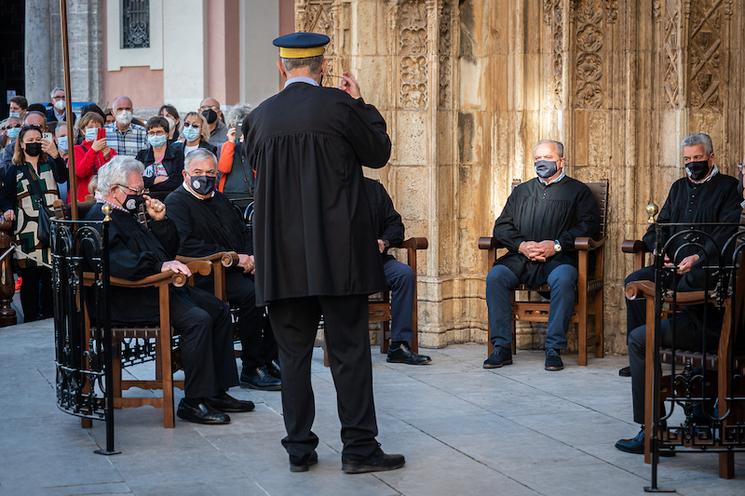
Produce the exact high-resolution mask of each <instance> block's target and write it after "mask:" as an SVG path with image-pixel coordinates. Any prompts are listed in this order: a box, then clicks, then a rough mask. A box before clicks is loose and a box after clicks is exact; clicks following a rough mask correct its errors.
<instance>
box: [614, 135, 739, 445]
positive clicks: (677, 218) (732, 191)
mask: <svg viewBox="0 0 745 496" xmlns="http://www.w3.org/2000/svg"><path fill="white" fill-rule="evenodd" d="M681 148H682V149H683V161H684V162H685V168H686V177H682V178H680V179H678V180H677V181H675V182H674V183H673V185H672V186H671V187H670V192H669V193H668V195H667V199H666V200H665V204H664V205H663V206H662V209H661V210H660V213H659V215H658V216H657V220H656V221H657V223H684V224H685V223H704V222H733V223H735V222H740V215H741V213H742V205H741V202H742V195H741V193H740V189H739V181H738V180H737V179H736V178H734V177H732V176H728V175H725V174H722V173H721V172H719V168H718V167H717V166H716V163H715V160H716V157H715V155H714V145H713V144H712V142H711V138H710V137H709V135H708V134H705V133H695V134H691V135H689V136H687V137H686V138H685V139H684V140H683V143H682V145H681ZM655 227H656V226H655V225H654V224H653V225H650V226H649V228H648V229H647V233H646V234H645V235H644V238H643V241H644V244H645V245H646V246H647V249H648V250H649V251H652V252H653V251H654V250H655V248H656V244H657V235H656V229H655ZM683 229H685V226H681V227H677V228H675V230H666V232H665V231H663V235H664V236H665V237H666V238H669V237H670V236H672V235H673V234H674V233H675V232H677V230H683ZM702 229H704V230H706V228H705V227H704V228H702ZM734 232H735V230H734V228H726V227H724V228H723V227H717V228H714V229H711V230H710V231H709V234H710V235H711V236H712V238H713V240H703V239H696V238H695V237H694V236H696V235H695V234H690V235H686V236H681V237H678V238H677V239H675V240H672V241H671V243H670V244H669V245H668V247H667V250H666V253H665V257H666V259H667V262H668V263H674V264H675V265H677V266H678V269H677V271H678V274H680V275H681V277H680V279H679V282H678V286H677V291H696V290H701V289H705V288H706V284H707V283H706V279H707V274H706V269H704V268H703V265H704V263H705V262H706V259H707V258H714V259H715V260H714V261H713V262H712V264H716V263H717V262H716V258H718V257H719V254H720V252H721V250H722V249H723V248H724V247H725V244H726V243H727V240H728V239H729V237H730V236H731V235H732V234H734ZM662 241H663V242H665V241H667V240H666V239H665V240H662ZM696 242H699V243H701V245H702V246H703V247H704V248H703V249H701V248H700V247H698V246H695V245H694V243H696ZM708 276H709V277H711V270H710V269H709V270H708ZM654 280H655V270H654V267H644V268H642V269H640V270H637V271H636V272H633V273H631V274H629V276H628V277H626V284H628V283H630V282H632V281H654ZM709 284H711V283H709ZM714 314H716V312H715V311H714V310H713V309H712V310H710V311H709V315H714ZM702 315H703V306H702V305H701V306H699V305H696V306H692V307H686V308H685V311H683V312H680V313H677V314H676V315H675V317H674V319H675V322H676V326H675V327H676V336H675V339H676V346H677V347H678V348H679V349H691V350H697V349H700V347H701V341H702V339H701V338H702V336H704V337H705V340H706V343H707V345H706V349H707V350H716V345H717V343H718V342H719V334H720V332H721V322H722V320H721V315H715V316H714V317H710V318H709V319H708V321H707V323H706V326H704V325H703V319H702ZM626 316H627V326H628V334H627V342H628V347H629V364H630V366H629V375H630V376H631V396H632V401H633V408H634V422H636V423H637V424H640V425H641V429H640V430H639V432H638V433H637V435H636V436H634V437H632V438H626V439H620V440H619V441H618V442H617V443H616V448H617V449H619V450H621V451H625V452H626V453H635V454H641V453H644V425H643V424H644V368H645V352H646V342H647V341H646V336H647V326H646V325H645V323H646V303H645V300H644V299H643V298H638V299H635V300H628V299H627V300H626ZM671 322H672V320H663V321H662V325H661V329H660V335H661V339H662V343H663V346H672V342H671V339H672V331H671ZM622 370H623V369H622ZM620 373H621V372H620V371H619V374H620ZM621 375H624V374H621Z"/></svg>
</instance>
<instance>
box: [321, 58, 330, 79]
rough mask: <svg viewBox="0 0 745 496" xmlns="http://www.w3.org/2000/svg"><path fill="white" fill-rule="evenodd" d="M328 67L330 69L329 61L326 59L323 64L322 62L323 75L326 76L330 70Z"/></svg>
mask: <svg viewBox="0 0 745 496" xmlns="http://www.w3.org/2000/svg"><path fill="white" fill-rule="evenodd" d="M328 67H329V59H327V58H326V57H324V58H323V62H321V75H325V74H326V70H327V69H328Z"/></svg>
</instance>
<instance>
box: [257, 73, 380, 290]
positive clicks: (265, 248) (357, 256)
mask: <svg viewBox="0 0 745 496" xmlns="http://www.w3.org/2000/svg"><path fill="white" fill-rule="evenodd" d="M243 134H244V136H245V141H244V145H243V146H244V151H245V156H246V159H247V160H248V163H249V164H252V165H253V167H254V168H255V169H256V172H257V176H256V189H255V200H254V206H255V213H254V250H255V254H256V286H257V298H256V299H257V304H260V305H261V304H266V303H268V302H271V301H275V300H279V299H287V298H299V297H307V296H343V295H363V294H371V293H376V292H378V291H381V290H382V289H383V288H384V287H385V281H384V277H383V270H382V263H381V259H380V254H379V252H378V248H377V241H376V238H375V232H374V229H373V227H372V224H371V220H370V207H369V205H368V202H367V197H366V195H365V188H364V183H363V181H362V177H363V176H362V166H363V165H364V166H367V167H374V168H380V167H383V166H384V165H385V164H386V163H387V162H388V158H389V157H390V153H391V141H390V139H389V138H388V134H387V133H386V125H385V121H384V120H383V117H382V116H381V115H380V113H379V112H378V111H377V109H375V107H373V106H372V105H367V104H366V103H365V102H364V101H363V100H362V99H361V98H359V99H356V100H355V99H354V98H352V97H350V96H349V95H347V94H346V93H344V92H342V91H340V90H338V89H335V88H323V87H316V86H312V85H310V84H306V83H294V84H291V85H290V86H288V87H287V88H285V89H284V90H282V91H281V92H280V93H278V94H277V95H275V96H273V97H271V98H269V99H268V100H266V101H264V102H263V103H262V104H261V105H259V106H258V107H257V108H256V109H255V110H254V111H253V112H251V113H250V114H249V115H248V117H247V118H246V119H245V121H244V124H243Z"/></svg>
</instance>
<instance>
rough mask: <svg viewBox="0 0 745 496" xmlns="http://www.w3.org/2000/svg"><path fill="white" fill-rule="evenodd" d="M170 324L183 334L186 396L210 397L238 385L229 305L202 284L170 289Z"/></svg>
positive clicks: (182, 350) (182, 348)
mask: <svg viewBox="0 0 745 496" xmlns="http://www.w3.org/2000/svg"><path fill="white" fill-rule="evenodd" d="M170 297H171V325H173V328H174V330H175V332H176V333H177V334H180V335H181V362H182V364H183V367H184V380H185V384H184V392H185V396H186V397H187V398H208V397H211V396H215V395H217V394H218V393H220V392H222V391H226V390H228V389H229V388H231V387H232V386H236V385H238V369H237V368H236V365H235V358H234V357H233V329H232V327H231V322H230V310H229V308H228V305H227V304H226V303H224V302H222V301H220V300H218V299H217V298H215V297H214V296H213V295H212V294H210V293H208V292H207V291H203V290H201V289H199V288H188V287H184V288H176V289H173V290H172V291H171V293H170Z"/></svg>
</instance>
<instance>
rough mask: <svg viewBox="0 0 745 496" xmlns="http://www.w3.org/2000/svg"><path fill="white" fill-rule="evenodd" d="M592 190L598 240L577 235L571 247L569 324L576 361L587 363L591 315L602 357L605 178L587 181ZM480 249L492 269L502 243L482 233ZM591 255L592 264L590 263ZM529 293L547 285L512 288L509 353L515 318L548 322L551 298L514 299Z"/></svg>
mask: <svg viewBox="0 0 745 496" xmlns="http://www.w3.org/2000/svg"><path fill="white" fill-rule="evenodd" d="M518 184H520V181H517V180H516V181H513V183H512V186H513V189H514V188H515V187H516V186H517V185H518ZM587 186H588V187H589V188H590V191H592V194H593V196H594V197H595V201H596V202H597V204H598V208H599V209H600V235H599V238H598V240H594V239H591V238H588V237H580V238H577V239H576V240H575V242H574V248H575V250H576V251H577V255H578V264H577V303H576V304H575V305H574V311H573V313H572V320H571V323H572V324H577V327H578V332H577V341H578V344H577V348H578V356H577V364H578V365H581V366H585V365H587V347H588V335H587V333H588V324H589V321H590V317H592V318H593V321H594V324H595V357H597V358H603V357H604V356H605V349H604V346H605V344H604V333H603V306H604V299H603V286H604V259H605V254H604V246H605V241H606V239H607V224H608V181H607V180H606V181H602V182H595V183H587ZM478 246H479V249H481V250H488V252H489V256H488V267H487V271H488V270H489V269H491V267H492V266H493V265H494V263H495V262H496V261H497V258H498V257H499V253H498V250H500V249H504V248H505V247H504V246H502V245H500V244H499V243H498V242H497V240H496V239H494V238H493V237H490V236H487V237H481V238H479V243H478ZM591 259H594V260H593V261H594V266H593V265H592V264H591V263H590V261H591ZM518 291H520V292H527V293H528V296H529V295H530V294H531V293H544V294H545V293H548V292H550V291H551V290H550V288H549V286H548V285H547V284H544V285H543V286H541V287H540V288H538V289H530V288H529V287H528V286H527V285H525V284H520V285H519V286H518V287H517V288H515V293H513V302H512V314H513V320H512V353H513V354H516V353H517V325H516V324H517V322H516V321H517V320H520V321H522V322H540V323H548V313H549V306H550V303H551V302H544V301H530V299H529V298H527V299H525V300H520V299H517V296H516V295H517V292H518ZM491 353H492V343H491V340H490V339H487V354H491Z"/></svg>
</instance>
